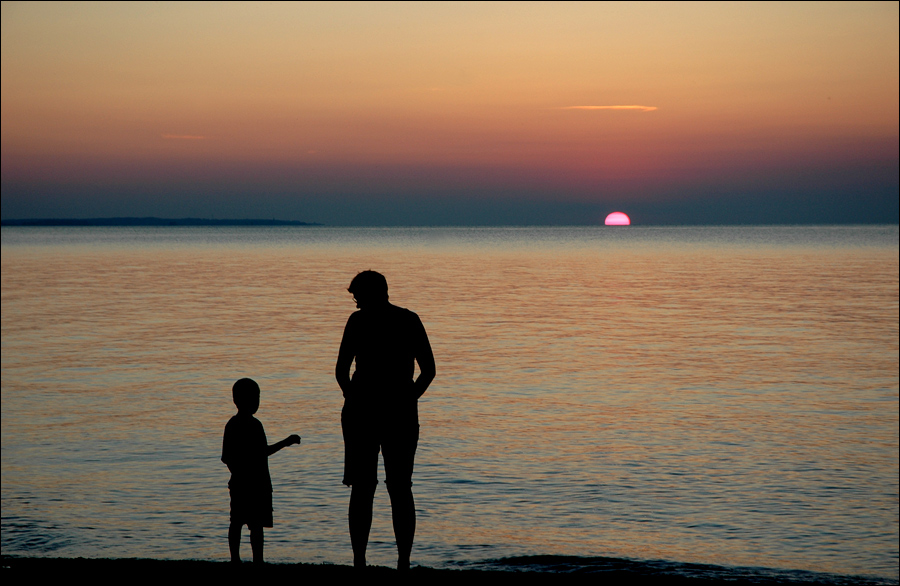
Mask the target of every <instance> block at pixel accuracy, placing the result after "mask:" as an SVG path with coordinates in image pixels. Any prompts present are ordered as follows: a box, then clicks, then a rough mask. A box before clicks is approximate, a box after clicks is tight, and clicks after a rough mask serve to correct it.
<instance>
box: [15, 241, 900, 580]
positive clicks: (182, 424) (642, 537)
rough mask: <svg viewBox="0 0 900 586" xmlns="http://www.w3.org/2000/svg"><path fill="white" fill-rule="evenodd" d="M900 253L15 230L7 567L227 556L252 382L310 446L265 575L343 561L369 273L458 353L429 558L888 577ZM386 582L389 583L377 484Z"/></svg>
mask: <svg viewBox="0 0 900 586" xmlns="http://www.w3.org/2000/svg"><path fill="white" fill-rule="evenodd" d="M898 250H900V247H898V227H897V226H850V227H836V226H831V227H829V226H820V227H681V228H679V227H665V228H642V227H635V226H632V227H627V228H606V227H576V228H381V229H379V228H365V229H363V228H329V227H269V228H266V227H254V228H243V227H199V228H198V227H174V228H157V227H153V228H110V227H106V228H71V227H66V228H15V227H12V228H11V227H4V228H3V229H2V352H0V355H2V551H3V553H4V555H10V554H12V555H26V556H60V557H78V556H83V557H151V558H161V559H208V560H225V559H227V558H228V547H227V540H226V533H227V526H228V510H229V509H228V506H229V505H228V490H227V482H228V471H227V469H226V467H225V465H224V464H222V462H221V461H220V459H219V458H220V455H221V442H222V431H223V428H224V426H225V423H226V422H227V420H228V419H229V417H231V416H232V415H233V413H234V412H235V409H234V406H233V404H232V402H231V391H230V389H231V385H232V383H233V382H234V381H235V380H236V379H238V378H241V377H244V376H249V377H252V378H254V379H256V380H257V381H258V382H259V384H260V386H261V388H262V399H261V406H260V409H259V412H258V413H257V417H258V418H259V419H260V421H262V422H263V424H264V425H265V428H266V432H267V434H268V436H269V441H270V442H271V443H274V442H275V441H277V440H280V439H282V438H283V437H285V436H287V435H288V434H291V433H297V434H299V435H301V436H302V437H303V443H302V444H301V445H300V446H293V447H290V448H287V449H285V450H283V451H281V452H279V453H277V454H275V455H273V456H272V457H271V458H270V460H269V463H270V470H271V474H272V478H273V483H274V485H275V526H274V528H272V529H267V530H266V553H267V558H268V560H269V561H273V562H310V563H317V562H331V563H338V564H349V563H350V562H351V551H350V543H349V536H348V534H347V527H346V526H347V523H346V507H347V502H348V499H349V489H347V488H346V487H344V486H343V485H342V484H341V475H342V466H343V464H342V459H343V445H342V440H341V435H340V424H339V421H340V419H339V418H340V409H341V403H342V399H341V393H340V391H339V389H338V387H337V385H336V383H335V381H334V376H333V371H334V362H335V359H336V357H337V349H338V345H339V343H340V338H341V334H342V331H343V327H344V324H345V323H346V320H347V317H348V316H349V315H350V313H351V312H353V311H354V310H355V305H354V303H353V300H352V298H351V296H350V294H349V293H348V292H347V291H346V288H347V286H348V284H349V282H350V279H351V278H352V277H353V276H354V275H355V274H356V273H357V272H358V271H360V270H365V269H374V270H378V271H380V272H382V273H384V274H385V276H386V277H387V279H388V283H389V285H390V295H391V301H392V302H393V303H395V304H396V305H400V306H402V307H408V308H410V309H412V310H413V311H416V312H417V313H418V314H419V316H420V317H421V319H422V321H423V323H424V324H425V327H426V329H427V330H428V333H429V337H430V339H431V343H432V346H433V348H434V354H435V357H436V361H437V378H436V379H435V382H434V383H433V385H432V386H431V388H430V389H429V391H428V393H427V394H426V395H425V396H424V397H423V398H422V400H421V401H420V406H419V411H420V423H421V428H422V434H421V440H420V444H419V451H418V454H417V460H416V472H415V475H414V482H415V485H414V492H415V495H416V504H417V509H418V520H419V524H418V532H417V535H416V543H415V546H414V549H413V563H414V564H420V565H426V566H432V567H498V568H505V569H522V568H528V569H544V570H556V571H581V570H585V569H587V570H590V569H591V568H600V569H602V566H603V564H604V563H615V564H632V565H637V566H643V567H646V568H660V567H663V568H670V569H671V571H672V572H674V573H676V574H678V573H680V574H683V575H692V572H694V573H697V572H699V574H703V575H706V574H704V572H706V573H707V574H708V573H709V572H712V574H711V575H717V576H724V577H726V578H727V577H729V576H731V577H734V576H745V575H751V574H752V575H757V574H759V575H764V574H765V575H784V576H789V577H793V578H794V579H797V580H800V581H802V580H804V579H806V578H808V577H810V576H812V577H813V578H815V577H818V578H816V579H821V578H822V577H823V576H832V577H835V576H836V578H835V580H837V581H839V582H840V581H844V582H846V581H847V580H849V581H850V582H853V581H854V580H857V581H860V582H862V581H865V580H874V581H879V580H880V581H883V582H886V583H896V582H897V580H898V578H900V563H898V258H900V257H898ZM381 477H382V478H383V474H382V475H381ZM248 541H249V539H248V537H247V535H246V534H245V536H244V556H245V558H248V559H249V557H250V555H249V543H248ZM610 560H612V562H610ZM369 562H370V563H372V564H378V565H388V566H391V565H393V564H394V562H395V550H394V542H393V533H392V530H391V522H390V506H389V501H388V497H387V492H386V491H385V490H384V485H383V484H381V485H380V486H379V490H378V492H377V493H376V498H375V519H374V523H373V528H372V533H371V538H370V545H369ZM717 572H718V573H717ZM805 577H806V578H805ZM851 577H852V578H851ZM810 579H812V578H810Z"/></svg>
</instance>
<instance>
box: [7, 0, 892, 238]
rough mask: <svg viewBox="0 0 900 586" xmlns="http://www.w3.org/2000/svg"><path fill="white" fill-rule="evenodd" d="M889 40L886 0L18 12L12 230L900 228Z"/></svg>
mask: <svg viewBox="0 0 900 586" xmlns="http://www.w3.org/2000/svg"><path fill="white" fill-rule="evenodd" d="M898 20H900V10H898V4H897V3H896V2H886V3H864V2H854V3H840V2H836V3H749V4H744V3H659V4H654V5H653V9H652V10H648V9H647V8H646V7H645V6H644V5H643V4H641V3H605V2H598V3H521V4H520V3H515V2H509V3H504V2H498V3H494V2H484V3H417V2H407V3H328V2H326V3H243V2H229V3H225V4H221V5H220V4H203V3H151V2H134V3H42V2H33V3H31V2H22V3H19V2H4V3H3V4H2V23H3V35H2V52H0V60H2V95H0V97H2V100H0V104H2V120H0V122H2V124H0V132H2V136H0V155H2V186H3V198H2V200H0V201H2V215H3V217H4V218H7V217H10V218H13V217H34V216H44V215H47V214H50V215H59V214H63V215H76V216H82V217H92V216H106V215H114V216H122V215H135V216H145V215H154V216H188V215H190V216H207V217H211V216H212V215H215V216H216V217H242V216H244V215H245V214H248V213H251V212H252V211H253V210H258V209H259V210H260V211H261V210H263V209H264V210H266V211H265V215H267V216H273V215H274V216H277V217H280V218H284V219H297V220H307V221H317V222H323V223H328V224H344V223H348V224H354V225H355V224H373V225H377V224H386V223H387V224H394V223H401V224H407V225H420V224H454V225H458V224H461V223H462V224H484V223H489V224H490V223H498V222H499V223H510V224H523V223H524V224H534V223H555V224H578V223H582V222H584V221H585V218H593V217H602V214H604V213H605V210H608V209H618V208H626V207H627V209H629V210H630V211H631V212H632V213H640V214H641V216H640V217H641V224H642V225H643V224H646V223H658V222H696V221H701V222H715V223H721V222H726V223H727V222H733V221H737V222H760V221H763V222H766V221H770V219H771V218H773V217H778V218H783V219H784V221H792V222H795V223H796V222H799V223H808V222H810V221H813V220H814V219H815V218H814V217H813V216H814V215H815V214H820V215H822V217H821V218H820V220H824V221H831V222H835V221H837V222H853V221H861V220H863V219H864V218H863V217H862V216H860V214H862V215H865V214H868V215H866V216H865V217H866V218H877V217H881V216H883V215H884V213H887V212H890V213H892V214H894V215H896V212H895V211H894V210H896V207H897V206H896V201H895V200H896V199H897V198H896V192H897V187H898V185H897V174H896V168H897V158H898V143H900V130H898V126H900V122H898V112H900V99H898V89H897V88H898V71H900V59H898V44H900V43H898ZM548 23H553V25H552V26H548ZM785 56H791V57H790V58H786V57H785ZM860 64H865V66H860ZM860 194H863V195H860ZM760 198H763V199H764V200H765V201H763V202H761V203H760V202H758V201H757V200H759V199H760ZM822 198H824V199H822ZM860 198H862V200H861V199H860ZM811 202H816V203H815V204H814V205H811ZM851 202H852V205H851ZM826 203H827V205H825V204H826ZM660 204H664V205H660ZM848 208H849V209H852V210H854V211H853V213H852V214H851V215H850V216H847V214H846V213H845V210H847V209H848ZM664 209H665V210H666V211H665V212H663V211H662V210H664ZM748 214H750V215H748ZM879 214H880V215H879ZM857 216H859V217H857ZM868 221H870V220H868Z"/></svg>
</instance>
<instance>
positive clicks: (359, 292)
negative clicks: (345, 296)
mask: <svg viewBox="0 0 900 586" xmlns="http://www.w3.org/2000/svg"><path fill="white" fill-rule="evenodd" d="M347 291H350V293H351V294H352V295H353V298H354V299H356V306H357V307H358V308H360V309H362V308H363V306H365V305H373V304H378V303H382V302H387V300H388V285H387V279H385V278H384V275H382V274H381V273H378V272H375V271H363V272H361V273H359V274H358V275H356V276H355V277H353V280H352V281H350V286H349V287H347Z"/></svg>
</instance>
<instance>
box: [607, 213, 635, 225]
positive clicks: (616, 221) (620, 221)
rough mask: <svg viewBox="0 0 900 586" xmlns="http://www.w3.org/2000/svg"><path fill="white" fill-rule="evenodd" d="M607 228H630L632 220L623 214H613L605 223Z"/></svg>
mask: <svg viewBox="0 0 900 586" xmlns="http://www.w3.org/2000/svg"><path fill="white" fill-rule="evenodd" d="M604 224H606V225H607V226H630V225H631V218H629V217H628V216H627V215H625V214H623V213H622V212H613V213H611V214H609V215H608V216H606V221H605V222H604Z"/></svg>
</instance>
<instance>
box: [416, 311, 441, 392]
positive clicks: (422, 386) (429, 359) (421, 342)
mask: <svg viewBox="0 0 900 586" xmlns="http://www.w3.org/2000/svg"><path fill="white" fill-rule="evenodd" d="M416 322H417V324H416V329H417V330H418V331H417V333H416V345H415V356H416V362H417V363H418V365H419V377H418V378H417V379H416V382H414V383H413V395H414V396H415V397H416V399H418V398H419V397H421V396H422V395H424V394H425V391H427V390H428V385H430V384H431V381H433V380H434V376H435V374H436V371H435V367H434V353H433V352H432V351H431V342H429V341H428V334H427V333H426V332H425V326H423V325H422V321H421V320H419V319H416Z"/></svg>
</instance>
